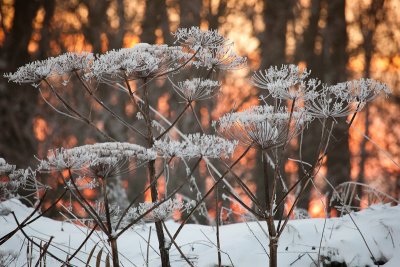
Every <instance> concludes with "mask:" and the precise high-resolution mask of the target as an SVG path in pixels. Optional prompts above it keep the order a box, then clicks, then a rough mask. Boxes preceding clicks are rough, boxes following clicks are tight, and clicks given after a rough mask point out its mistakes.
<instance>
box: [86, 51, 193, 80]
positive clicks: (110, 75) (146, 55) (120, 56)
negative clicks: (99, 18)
mask: <svg viewBox="0 0 400 267" xmlns="http://www.w3.org/2000/svg"><path fill="white" fill-rule="evenodd" d="M188 57H189V55H188V54H187V53H184V52H183V51H182V48H181V47H169V46H167V45H149V44H145V43H142V44H137V45H136V46H134V47H133V48H122V49H119V50H111V51H108V52H107V53H105V54H103V55H100V56H99V57H98V58H97V59H96V60H95V61H94V63H93V66H92V75H93V76H94V77H95V78H96V79H97V80H99V81H100V82H115V81H123V80H124V79H125V78H126V79H128V80H134V79H142V78H152V77H156V76H158V75H160V74H162V73H165V72H167V71H170V70H173V69H174V68H176V67H177V66H178V65H179V63H180V61H182V60H184V59H186V58H188Z"/></svg>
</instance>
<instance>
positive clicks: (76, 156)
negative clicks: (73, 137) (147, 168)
mask: <svg viewBox="0 0 400 267" xmlns="http://www.w3.org/2000/svg"><path fill="white" fill-rule="evenodd" d="M133 158H134V159H137V160H139V161H141V162H144V161H149V160H152V159H155V158H156V153H155V152H154V151H152V150H151V149H146V148H144V147H142V146H139V145H136V144H130V143H120V142H106V143H96V144H93V145H84V146H79V147H74V148H70V149H64V148H60V149H55V150H50V151H49V153H48V156H47V159H45V160H41V161H40V164H39V168H38V169H39V170H41V171H51V170H59V171H62V170H64V169H70V170H81V169H83V168H87V167H95V166H98V165H109V166H112V165H115V164H117V163H118V162H119V161H121V160H124V159H128V160H129V159H133Z"/></svg>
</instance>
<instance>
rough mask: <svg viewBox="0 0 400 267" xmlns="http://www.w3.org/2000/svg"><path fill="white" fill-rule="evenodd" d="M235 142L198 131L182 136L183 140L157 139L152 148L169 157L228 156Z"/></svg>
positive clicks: (231, 152) (233, 148)
mask: <svg viewBox="0 0 400 267" xmlns="http://www.w3.org/2000/svg"><path fill="white" fill-rule="evenodd" d="M236 144H237V142H236V141H229V140H226V139H224V138H221V137H218V136H215V135H205V134H203V135H201V134H200V133H196V134H189V135H187V136H184V140H183V141H175V140H158V141H155V143H154V148H155V149H156V150H157V152H158V154H159V155H160V156H161V157H166V158H171V157H179V158H187V159H191V158H199V157H205V158H220V157H223V158H229V157H230V156H232V154H233V152H234V151H235V147H236Z"/></svg>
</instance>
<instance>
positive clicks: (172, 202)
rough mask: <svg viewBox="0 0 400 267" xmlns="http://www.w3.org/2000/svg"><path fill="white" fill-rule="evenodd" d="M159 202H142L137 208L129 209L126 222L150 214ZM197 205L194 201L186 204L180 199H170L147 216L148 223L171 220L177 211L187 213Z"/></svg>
mask: <svg viewBox="0 0 400 267" xmlns="http://www.w3.org/2000/svg"><path fill="white" fill-rule="evenodd" d="M157 204H158V203H157V202H142V203H139V205H138V206H137V207H134V208H131V209H129V212H128V214H127V216H126V220H128V221H129V220H131V221H133V220H135V219H137V218H139V217H140V216H142V215H143V214H145V213H146V212H148V211H149V210H150V209H151V208H153V207H154V206H155V205H157ZM194 205H195V203H194V202H193V201H190V202H184V201H180V200H178V199H168V200H166V201H165V202H164V203H162V204H160V205H159V206H158V207H157V208H154V209H153V210H152V211H151V212H149V213H148V214H147V215H146V216H145V220H146V221H160V220H166V219H168V218H171V216H172V215H173V213H174V212H175V211H179V212H186V211H188V210H190V209H191V208H192V207H193V206H194Z"/></svg>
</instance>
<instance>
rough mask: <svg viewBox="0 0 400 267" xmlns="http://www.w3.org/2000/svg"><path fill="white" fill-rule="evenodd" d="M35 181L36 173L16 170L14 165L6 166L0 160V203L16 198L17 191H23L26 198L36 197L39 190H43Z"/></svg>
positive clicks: (30, 170) (6, 164) (5, 163)
mask: <svg viewBox="0 0 400 267" xmlns="http://www.w3.org/2000/svg"><path fill="white" fill-rule="evenodd" d="M44 188H45V186H43V185H42V184H41V183H39V182H38V181H37V180H36V171H34V170H32V169H31V168H28V169H17V168H16V166H15V165H11V164H8V163H7V162H6V161H5V159H3V158H0V201H3V200H6V199H10V198H13V197H19V196H18V190H19V189H25V190H26V191H28V192H32V193H30V194H29V195H28V196H31V195H33V196H35V197H36V196H37V194H38V193H39V192H38V191H39V190H42V189H44Z"/></svg>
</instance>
